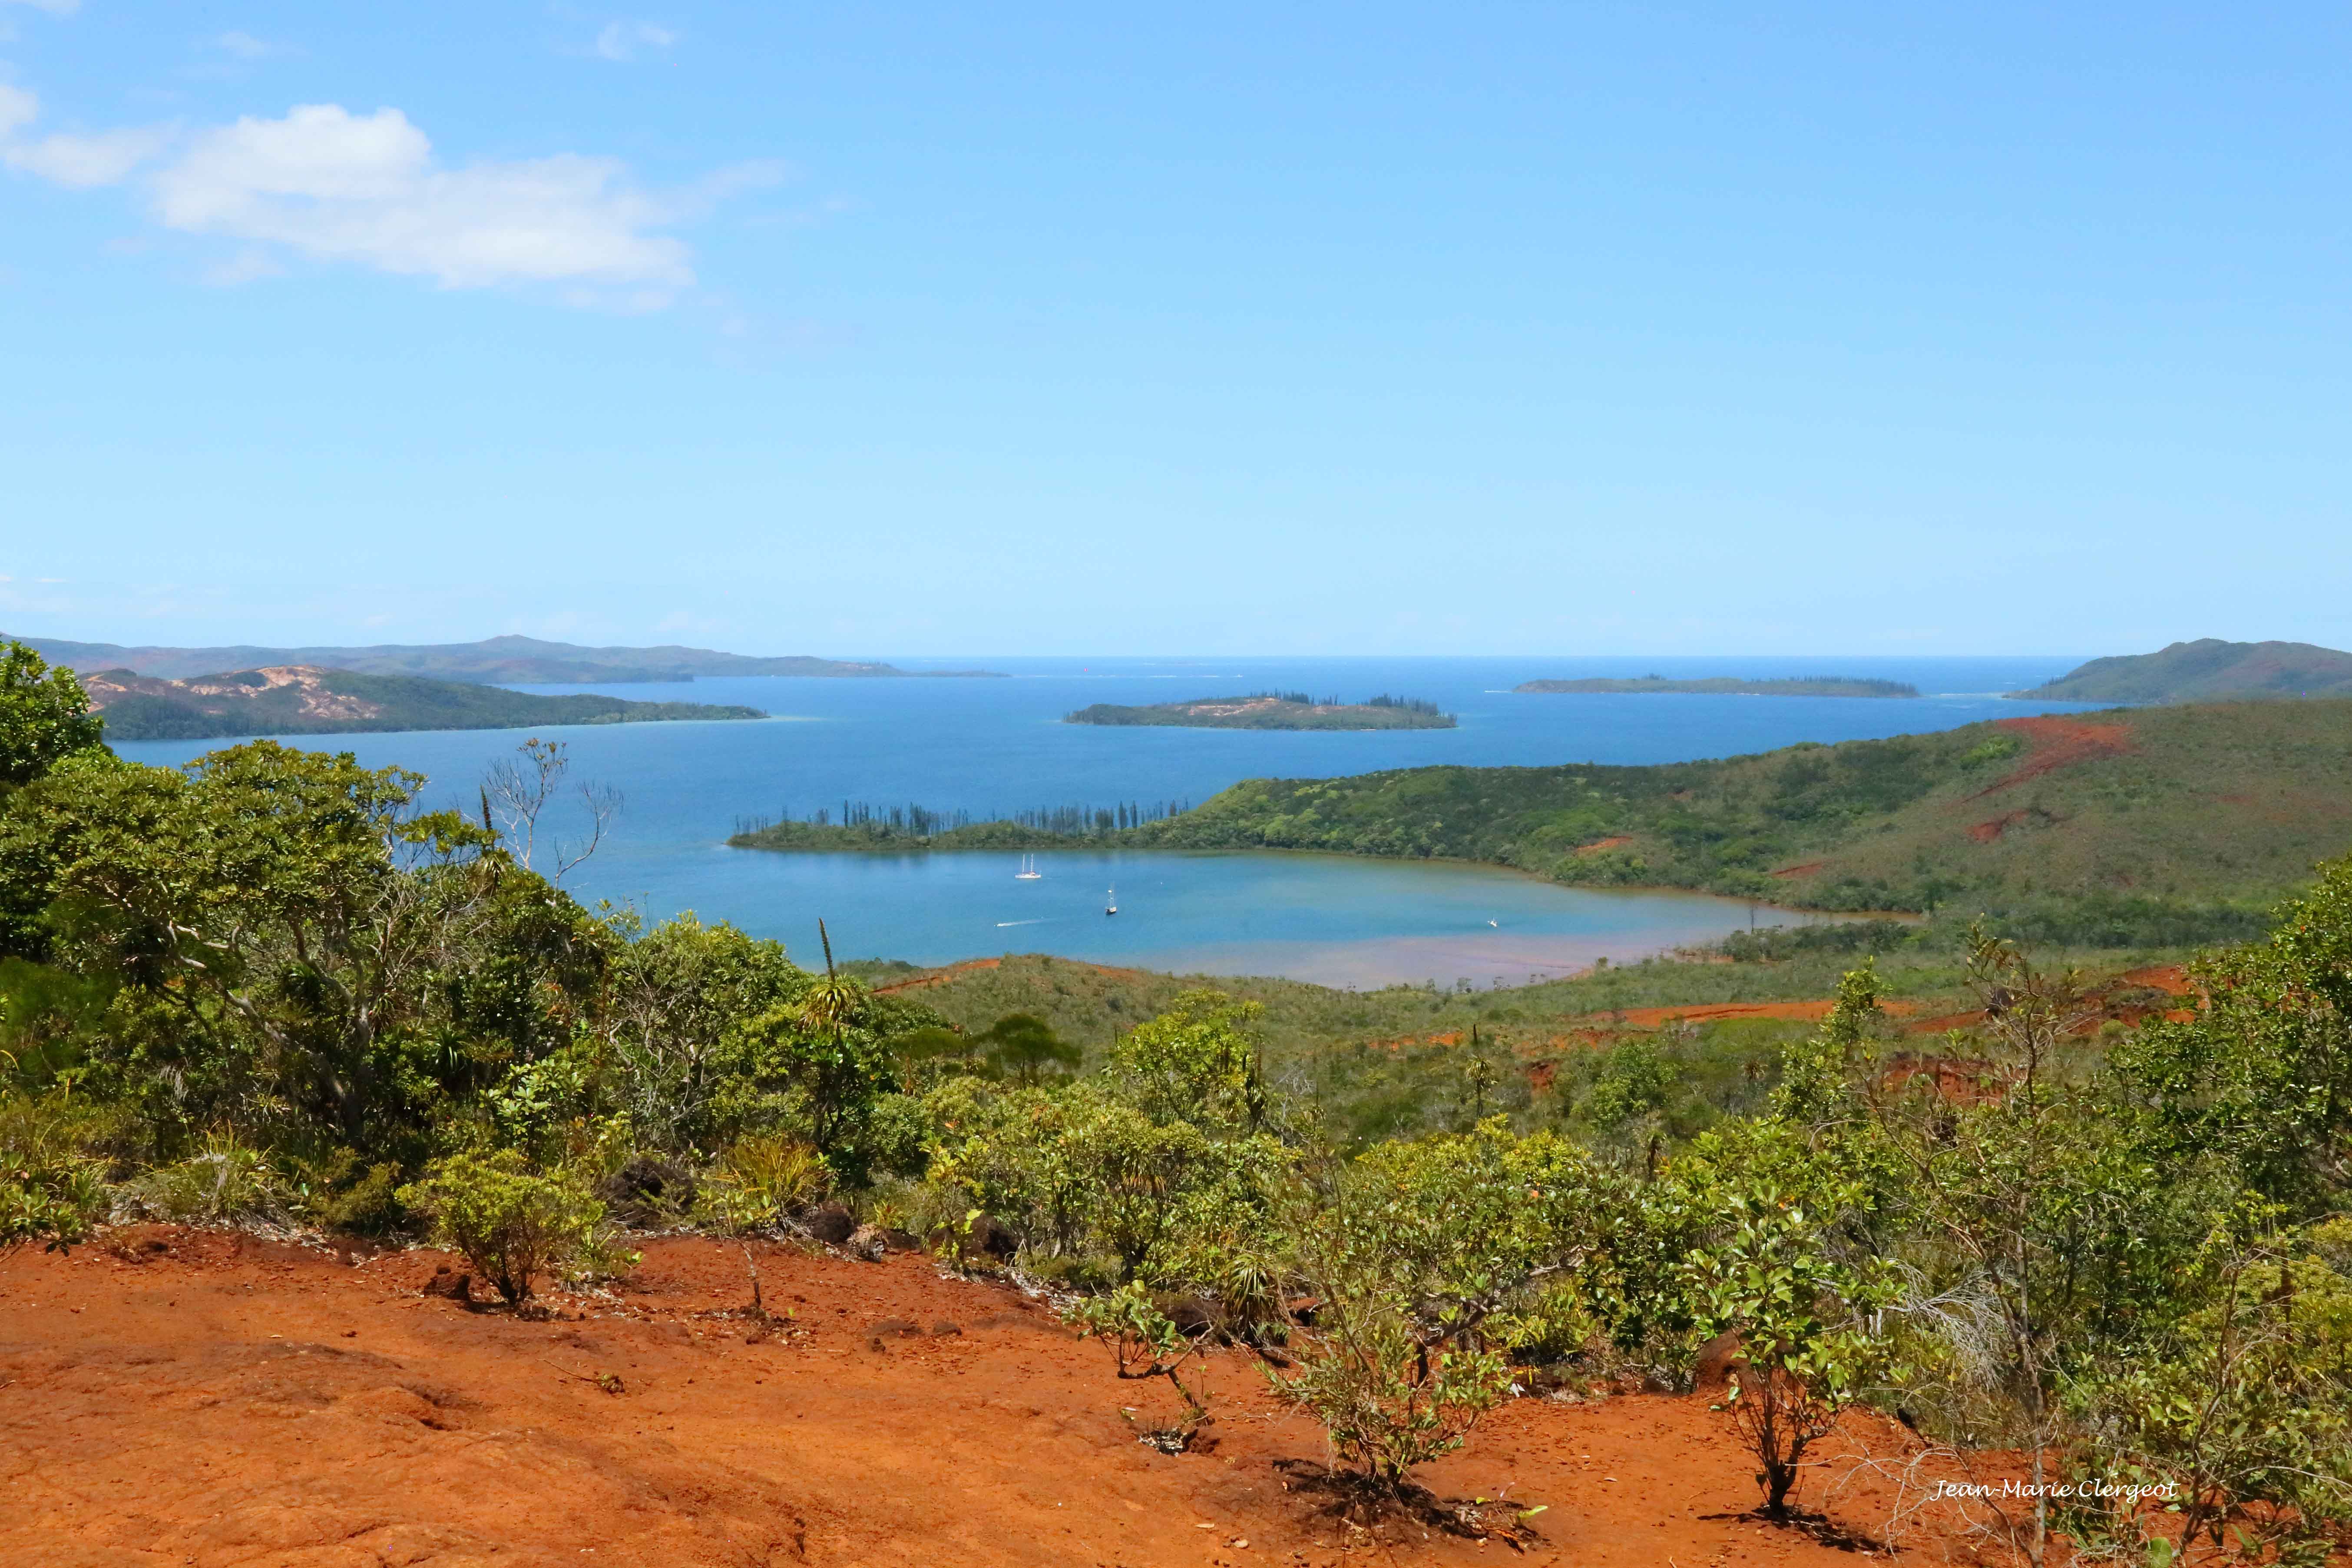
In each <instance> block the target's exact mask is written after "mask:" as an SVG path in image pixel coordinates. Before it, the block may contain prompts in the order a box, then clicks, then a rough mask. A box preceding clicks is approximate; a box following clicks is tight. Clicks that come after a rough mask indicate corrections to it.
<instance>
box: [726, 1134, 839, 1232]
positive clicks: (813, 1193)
mask: <svg viewBox="0 0 2352 1568" xmlns="http://www.w3.org/2000/svg"><path fill="white" fill-rule="evenodd" d="M832 1190H833V1170H832V1167H831V1166H830V1165H829V1164H827V1163H826V1161H825V1158H824V1155H823V1154H820V1153H818V1152H816V1150H815V1149H814V1148H812V1147H811V1146H810V1145H809V1144H807V1143H805V1142H802V1141H801V1140H799V1139H797V1138H784V1137H756V1138H740V1139H738V1140H736V1141H735V1142H732V1143H730V1144H729V1145H728V1146H727V1150H726V1152H724V1153H722V1154H720V1155H719V1161H718V1163H716V1164H715V1165H713V1166H712V1167H711V1169H710V1170H709V1172H708V1173H706V1174H705V1175H704V1176H703V1179H702V1183H701V1190H700V1193H699V1194H698V1197H697V1199H696V1204H695V1211H696V1213H697V1214H698V1215H700V1216H701V1217H702V1218H703V1220H704V1221H705V1222H706V1223H709V1224H712V1225H715V1226H719V1228H720V1229H722V1230H726V1231H730V1232H737V1233H740V1232H743V1231H752V1230H765V1229H768V1228H769V1227H771V1226H774V1225H775V1224H777V1223H778V1222H779V1221H781V1220H782V1219H783V1218H785V1217H786V1216H787V1215H793V1214H797V1213H799V1212H800V1211H801V1210H803V1209H804V1208H807V1207H809V1206H810V1205H813V1204H815V1203H818V1202H820V1201H821V1200H823V1199H824V1196H825V1194H828V1193H830V1192H831V1191H832Z"/></svg>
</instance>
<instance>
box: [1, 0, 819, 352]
mask: <svg viewBox="0 0 2352 1568" xmlns="http://www.w3.org/2000/svg"><path fill="white" fill-rule="evenodd" d="M0 4H5V0H0ZM38 110H39V103H38V101H37V100H36V99H35V98H34V96H33V95H32V94H31V93H29V92H25V91H23V90H21V89H16V88H10V87H5V86H0V163H6V164H8V165H9V166H12V167H15V168H17V169H21V170H24V171H26V173H29V174H37V175H39V176H41V177H42V178H44V179H47V180H51V181H54V182H56V183H58V184H65V185H73V186H84V187H86V186H91V185H102V184H118V183H120V182H121V181H123V180H125V179H127V178H129V177H130V176H131V174H132V173H133V172H134V171H135V170H136V169H137V168H138V167H139V166H140V165H141V164H142V163H149V162H151V161H157V160H160V163H159V166H158V167H157V168H156V170H155V172H154V173H153V174H152V176H150V177H149V179H148V180H147V181H146V182H145V184H146V187H147V189H148V192H149V194H150V195H151V197H152V202H153V210H154V214H155V216H156V218H157V219H158V220H159V221H160V222H161V223H162V224H163V226H165V227H167V228H172V229H176V230H178V231H180V232H182V233H184V234H192V235H203V236H211V237H219V238H224V239H231V240H237V241H242V242H244V249H243V250H242V251H240V253H239V254H238V255H236V257H235V258H230V259H227V260H225V261H222V262H220V263H219V264H217V265H216V266H215V267H214V268H212V269H211V270H210V271H209V272H208V273H207V274H206V278H207V280H208V281H214V282H247V281H250V280H252V279H257V278H262V277H268V276H270V275H272V273H273V272H275V271H279V270H282V269H283V268H282V267H281V266H280V265H279V263H280V260H281V258H283V257H284V256H285V255H287V254H289V253H290V254H292V255H295V256H300V257H305V258H310V259H312V260H318V261H329V262H344V263H350V264H352V265H357V266H362V267H370V268H375V269H377V270H379V271H384V272H392V273H397V274H401V275H403V276H407V277H421V278H430V279H434V280H435V281H436V282H438V283H439V284H441V285H442V286H443V287H444V288H450V289H471V288H485V287H490V286H494V285H499V284H544V285H551V286H553V287H554V289H555V291H556V296H557V297H558V298H560V299H562V300H565V301H566V302H568V303H573V304H593V305H601V306H604V307H607V308H613V307H617V308H621V309H626V310H658V309H660V308H661V307H662V306H664V305H667V303H668V302H669V300H670V299H671V297H672V296H673V294H674V293H675V292H676V290H677V289H682V288H685V287H687V286H688V285H690V284H691V283H692V282H693V281H694V272H693V268H692V267H691V266H690V264H689V252H688V248H687V247H686V244H685V242H684V241H682V240H680V239H677V238H676V237H673V236H671V235H668V234H665V233H662V232H660V231H661V230H663V229H664V228H667V227H669V226H674V225H676V224H678V223H681V222H684V221H686V220H688V219H690V218H693V217H696V216H700V215H702V214H703V213H706V212H708V211H709V209H710V208H711V207H712V206H714V205H717V204H718V203H719V202H720V201H722V200H724V199H726V198H727V197H729V196H730V195H735V194H737V193H739V192H741V191H744V190H747V189H751V188H753V187H756V186H761V185H770V184H775V183H777V182H778V181H779V180H781V179H782V177H783V174H784V170H783V166H782V164H779V163H741V164H737V165H733V166H730V167H729V168H724V169H720V170H718V171H715V172H714V173H712V174H709V175H706V176H705V177H704V178H702V179H701V180H698V181H697V182H695V183H694V184H691V185H689V186H687V187H685V188H683V189H680V190H676V191H671V192H666V193H664V192H652V191H647V190H646V189H644V188H643V187H641V186H639V185H637V184H635V182H634V181H632V180H631V178H630V177H629V174H628V171H627V169H626V168H625V166H624V165H623V164H622V163H619V162H618V161H617V160H614V159H610V158H594V157H585V156H582V155H579V154H576V153H558V154H555V155H553V156H551V157H545V158H530V159H519V160H505V161H496V160H494V161H488V162H484V163H473V164H468V165H467V166H465V167H462V168H447V167H444V166H442V165H441V164H440V163H437V162H436V159H435V158H434V156H433V146H432V142H430V141H429V140H428V139H427V138H426V136H425V132H423V131H422V130H421V129H419V128H418V127H417V126H416V125H415V124H414V123H413V122H412V121H410V120H409V118H408V117H407V116H406V115H405V114H404V113H402V112H401V111H400V110H397V109H390V108H386V109H379V110H376V111H375V112H374V113H373V114H364V115H362V114H353V113H352V112H351V111H350V110H346V109H344V108H343V107H341V105H340V104H332V103H315V104H303V105H300V106H298V107H296V108H295V109H292V110H289V111H288V112H287V113H286V115H285V116H284V117H283V118H281V119H274V120H273V119H264V118H256V117H251V116H248V117H247V118H245V119H242V120H239V121H236V123H235V124H233V125H224V126H216V127H212V128H209V129H205V130H201V131H197V132H194V133H182V132H176V131H172V130H166V129H162V128H135V127H127V128H123V129H121V130H115V131H106V132H95V133H89V134H79V133H67V132H60V133H58V134H55V135H51V136H47V137H44V138H42V139H41V140H39V141H30V140H18V139H16V134H15V133H16V132H18V131H19V130H21V128H22V127H24V126H25V125H26V124H28V123H30V122H31V121H32V120H33V119H34V118H35V117H36V115H37V112H38Z"/></svg>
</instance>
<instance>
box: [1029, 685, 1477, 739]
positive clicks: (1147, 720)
mask: <svg viewBox="0 0 2352 1568" xmlns="http://www.w3.org/2000/svg"><path fill="white" fill-rule="evenodd" d="M1063 722H1064V723H1066V724H1174V725H1182V726H1187V727H1190V728H1192V729H1202V730H1451V729H1453V728H1454V715H1453V714H1451V713H1441V712H1440V711H1438V708H1437V704H1436V703H1434V702H1424V701H1422V700H1419V699H1416V698H1411V697H1390V696H1386V695H1382V696H1379V697H1375V698H1372V699H1371V700H1370V701H1366V702H1342V701H1340V700H1339V699H1338V698H1336V697H1334V698H1326V699H1324V700H1322V701H1319V702H1318V701H1316V700H1313V699H1312V698H1309V697H1308V696H1307V694H1306V693H1305V692H1303V691H1260V692H1255V693H1253V694H1252V695H1250V696H1247V697H1197V698H1194V699H1193V700H1191V701H1189V702H1155V703H1151V704H1149V705H1147V706H1143V707H1132V708H1129V707H1121V706H1119V705H1118V704H1117V703H1112V702H1097V703H1096V704H1094V705H1093V706H1092V707H1089V708H1081V709H1079V710H1077V711H1076V712H1075V713H1071V714H1068V715H1066V716H1065V717H1064V719H1063Z"/></svg>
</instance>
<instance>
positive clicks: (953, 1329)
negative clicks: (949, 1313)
mask: <svg viewBox="0 0 2352 1568" xmlns="http://www.w3.org/2000/svg"><path fill="white" fill-rule="evenodd" d="M962 1332H963V1325H962V1324H961V1323H951V1322H950V1321H947V1320H946V1319H945V1318H942V1319H940V1321H938V1322H936V1323H933V1324H932V1325H931V1338H933V1339H935V1340H943V1339H946V1338H947V1337H948V1336H949V1335H950V1334H961V1333H962Z"/></svg>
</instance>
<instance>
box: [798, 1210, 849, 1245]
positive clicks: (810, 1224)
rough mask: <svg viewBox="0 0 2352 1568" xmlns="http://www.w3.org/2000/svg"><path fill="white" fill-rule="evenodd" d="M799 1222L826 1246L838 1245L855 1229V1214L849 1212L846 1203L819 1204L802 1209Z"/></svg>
mask: <svg viewBox="0 0 2352 1568" xmlns="http://www.w3.org/2000/svg"><path fill="white" fill-rule="evenodd" d="M800 1222H801V1228H802V1229H803V1230H805V1231H807V1232H808V1233H809V1234H810V1235H811V1236H813V1237H816V1238H817V1239H818V1240H819V1241H822V1242H824V1244H825V1245H826V1246H828V1247H839V1246H840V1245H841V1244H842V1243H843V1242H845V1241H847V1240H848V1239H849V1237H850V1235H851V1233H852V1232H854V1231H856V1229H857V1216H856V1215H853V1214H851V1213H850V1212H849V1205H846V1204H819V1205H816V1206H815V1207H814V1208H812V1209H803V1211H802V1212H801V1215H800Z"/></svg>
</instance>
